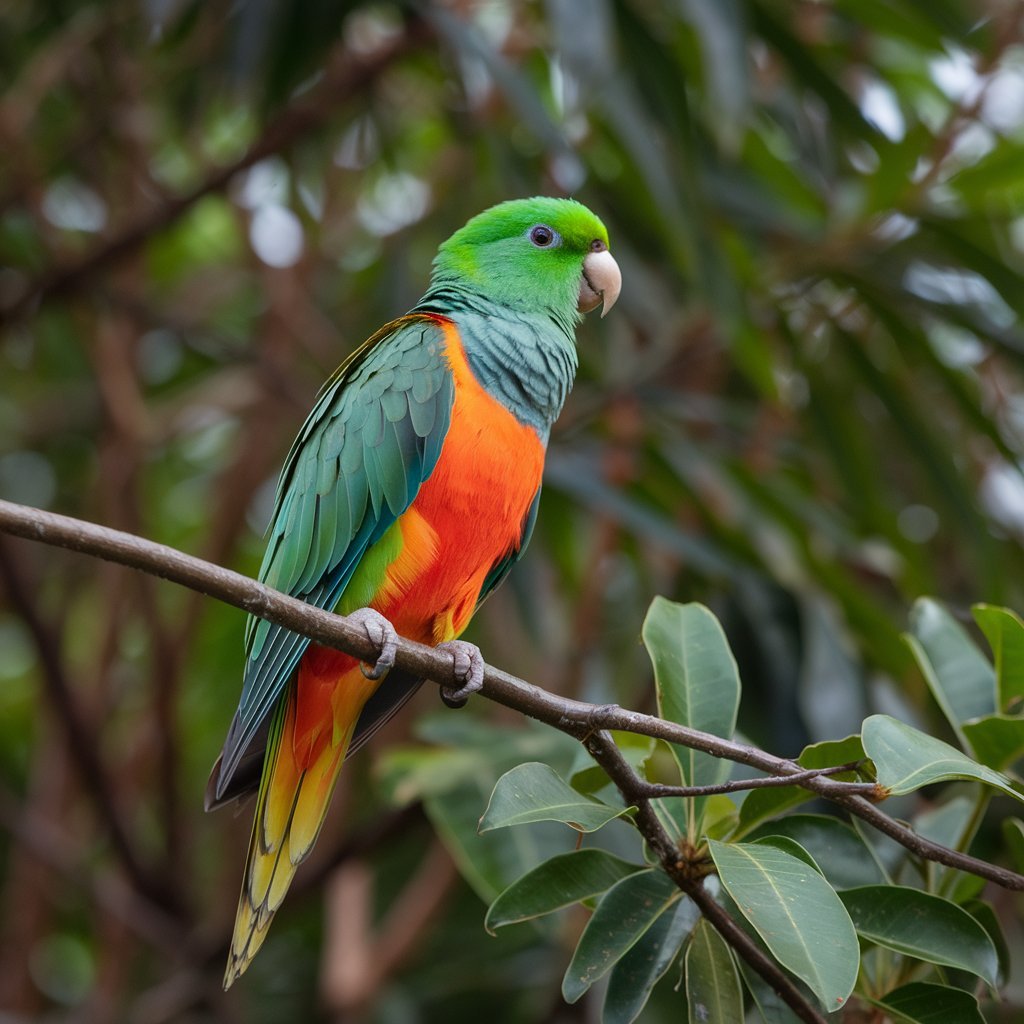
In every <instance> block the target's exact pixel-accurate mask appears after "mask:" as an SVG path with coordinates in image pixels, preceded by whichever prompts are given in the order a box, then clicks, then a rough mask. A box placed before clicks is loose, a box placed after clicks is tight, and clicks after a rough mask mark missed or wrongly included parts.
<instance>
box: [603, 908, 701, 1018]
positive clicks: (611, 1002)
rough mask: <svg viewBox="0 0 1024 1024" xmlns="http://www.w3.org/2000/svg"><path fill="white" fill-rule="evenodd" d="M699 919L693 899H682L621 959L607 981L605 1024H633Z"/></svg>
mask: <svg viewBox="0 0 1024 1024" xmlns="http://www.w3.org/2000/svg"><path fill="white" fill-rule="evenodd" d="M699 917H700V912H699V911H698V910H697V907H696V906H695V905H694V903H693V902H692V900H688V899H685V898H684V899H681V900H679V901H678V902H677V903H676V904H675V905H674V906H672V907H669V909H668V910H666V911H665V912H664V913H663V914H662V915H661V916H660V917H659V918H658V919H657V920H656V921H655V922H654V924H652V925H651V927H650V928H648V929H647V931H646V932H645V933H644V934H643V935H642V936H641V937H640V938H639V939H638V940H637V942H636V944H635V945H634V946H633V948H632V949H630V950H629V951H628V952H627V953H626V954H625V955H624V956H623V957H622V959H621V960H619V962H618V963H617V964H616V965H615V966H614V967H613V968H612V972H611V974H610V975H609V978H608V992H607V993H606V995H605V997H604V1012H603V1013H602V1017H601V1019H602V1022H603V1024H631V1022H632V1021H634V1020H636V1019H637V1018H638V1017H639V1016H640V1014H641V1013H642V1012H643V1009H644V1007H645V1006H646V1005H647V1000H648V999H649V998H650V995H651V989H653V988H654V986H655V985H656V984H657V982H658V981H659V979H660V978H661V977H662V976H663V975H664V974H665V972H666V971H667V970H668V969H669V967H670V966H671V964H672V961H673V960H674V959H675V958H676V956H677V954H678V953H679V950H680V947H681V946H682V944H683V941H684V940H685V939H686V936H687V935H689V934H690V932H691V931H692V930H693V926H694V925H695V924H696V922H697V920H698V919H699Z"/></svg>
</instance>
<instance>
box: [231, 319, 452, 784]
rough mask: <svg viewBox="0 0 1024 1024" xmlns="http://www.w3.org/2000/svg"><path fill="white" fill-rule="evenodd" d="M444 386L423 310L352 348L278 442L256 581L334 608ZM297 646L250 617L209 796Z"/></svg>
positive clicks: (445, 395) (446, 380)
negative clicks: (290, 434) (231, 714)
mask: <svg viewBox="0 0 1024 1024" xmlns="http://www.w3.org/2000/svg"><path fill="white" fill-rule="evenodd" d="M454 397H455V393H454V382H453V379H452V375H451V370H450V369H449V367H448V363H447V361H446V359H445V356H444V334H443V329H442V328H441V326H440V325H439V324H438V322H437V321H436V320H435V319H434V318H433V317H430V316H424V315H417V314H411V315H409V316H406V317H402V318H401V319H399V320H396V321H394V322H393V323H391V324H388V325H387V326H386V327H384V328H383V329H382V330H380V331H378V332H377V334H375V335H374V336H373V337H372V338H370V339H369V340H368V341H367V342H366V343H365V344H364V345H362V346H361V347H360V348H359V349H358V350H357V351H356V352H354V353H353V354H352V355H351V356H350V357H349V359H348V360H346V362H345V363H344V364H343V365H342V366H341V367H340V368H339V370H338V371H337V372H336V373H335V374H334V376H333V377H332V378H331V379H330V380H329V381H328V382H327V384H326V385H325V387H324V389H323V391H322V392H321V393H320V397H319V398H318V400H317V403H316V405H315V406H314V407H313V411H312V412H311V413H310V414H309V417H308V418H307V420H306V422H305V423H304V424H303V427H302V429H301V430H300V431H299V435H298V437H297V438H296V439H295V443H294V444H293V445H292V448H291V451H290V452H289V453H288V458H287V459H286V461H285V465H284V469H283V470H282V472H281V479H280V482H279V484H278V490H277V501H276V505H275V509H274V517H273V520H272V524H271V527H270V530H269V531H268V539H267V551H266V555H265V556H264V559H263V565H262V567H261V568H260V574H259V578H260V580H261V581H262V582H264V583H266V584H267V585H268V586H271V587H274V588H275V589H276V590H281V591H284V592H285V593H287V594H291V595H293V596H295V597H299V598H301V599H302V600H304V601H307V602H309V603H310V604H313V605H316V606H317V607H319V608H334V607H335V605H336V604H337V602H338V599H339V598H340V597H341V594H342V592H343V591H344V589H345V587H346V585H347V584H348V582H349V580H350V579H351V577H352V574H353V572H354V571H355V569H356V566H357V565H358V564H359V560H360V558H361V557H362V555H363V553H364V552H365V551H366V549H367V548H368V547H370V546H371V545H372V544H374V543H375V542H376V541H377V540H378V539H379V538H380V537H381V536H382V535H383V534H384V533H385V532H386V531H387V529H388V527H390V526H391V525H392V524H393V523H394V522H395V520H396V519H397V518H398V517H399V516H400V515H401V514H402V513H403V512H404V511H405V510H406V508H408V507H409V505H410V504H411V503H412V500H413V499H414V498H415V496H416V493H417V491H418V490H419V488H420V486H421V484H422V483H423V481H424V480H426V479H427V477H428V476H430V474H431V472H432V471H433V469H434V466H435V465H436V464H437V460H438V457H439V456H440V453H441V445H442V443H443V441H444V437H445V434H447V432H448V426H449V422H450V418H451V409H452V403H453V401H454ZM308 645H309V640H308V639H307V638H305V637H301V636H299V635H298V634H296V633H292V632H291V631H290V630H286V629H283V628H282V627H280V626H276V625H273V624H272V623H269V622H267V621H265V620H263V619H257V618H254V617H252V616H250V618H249V621H248V623H247V626H246V633H245V649H246V655H247V656H246V664H245V677H244V681H243V685H242V697H241V701H240V703H239V706H238V711H237V712H236V714H235V718H234V721H233V722H232V723H231V728H230V730H229V731H228V736H227V740H226V741H225V743H224V751H223V753H222V754H221V761H220V771H219V775H218V777H217V779H216V785H215V788H214V795H215V799H216V800H220V799H221V797H222V796H223V794H224V791H225V790H226V788H227V786H228V784H229V783H230V781H231V777H232V775H233V774H234V772H235V770H236V768H237V767H238V764H239V761H240V760H241V758H242V756H243V755H244V754H245V752H246V750H247V749H248V747H249V746H250V744H251V743H252V741H253V739H254V738H255V737H256V736H257V734H258V733H259V732H260V728H261V726H262V725H263V723H264V721H265V720H266V718H267V716H268V714H269V713H270V711H271V710H272V708H273V707H274V706H275V705H276V703H277V700H278V698H279V697H280V695H281V693H282V692H283V691H284V688H285V686H286V684H287V682H288V680H289V678H290V677H291V675H292V673H293V672H294V670H295V667H296V665H297V664H298V662H299V659H300V658H301V657H302V654H303V652H304V651H305V650H306V648H307V647H308ZM211 781H212V780H211Z"/></svg>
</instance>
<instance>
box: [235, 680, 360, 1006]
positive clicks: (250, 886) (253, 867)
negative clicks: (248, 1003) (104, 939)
mask: <svg viewBox="0 0 1024 1024" xmlns="http://www.w3.org/2000/svg"><path fill="white" fill-rule="evenodd" d="M342 685H344V682H342ZM298 689H299V687H298V685H297V683H296V682H293V683H292V684H291V685H290V686H289V689H288V693H287V694H286V695H285V696H284V697H283V698H282V700H281V702H280V704H279V705H278V708H277V710H276V711H275V712H274V718H273V720H272V722H271V726H270V734H269V736H268V737H267V752H266V756H265V758H264V761H263V776H262V778H261V780H260V788H259V792H258V795H257V798H256V814H255V818H254V820H253V826H252V834H251V836H250V838H249V853H248V856H247V858H246V864H245V875H244V876H243V880H242V892H241V895H240V897H239V900H238V912H237V914H236V917H235V929H234V935H233V936H232V939H231V949H230V951H229V953H228V964H227V970H226V971H225V973H224V988H225V989H227V988H230V987H231V985H232V983H233V982H234V981H236V980H237V979H238V978H239V977H241V975H242V974H243V973H244V972H245V970H246V968H247V967H248V966H249V964H250V963H251V962H252V959H253V957H255V956H256V953H257V952H258V951H259V948H260V946H262V945H263V940H264V939H265V938H266V935H267V931H268V929H269V928H270V922H271V921H272V920H273V918H274V914H275V913H276V912H277V909H278V907H280V906H281V903H282V901H283V900H284V897H285V893H286V892H287V891H288V887H289V886H290V885H291V882H292V879H293V878H294V877H295V870H296V868H297V867H298V866H299V864H301V863H302V861H304V860H305V859H306V857H307V856H308V855H309V853H310V851H311V850H312V848H313V844H314V843H315V842H316V839H317V836H318V835H319V834H320V829H321V826H322V825H323V823H324V818H325V817H326V815H327V808H328V805H329V804H330V801H331V795H332V793H333V792H334V786H335V783H336V782H337V780H338V774H339V772H340V770H341V765H342V762H343V761H344V759H345V752H346V751H347V749H348V745H349V740H350V739H351V736H352V730H353V728H354V726H355V720H356V719H357V718H358V717H359V709H361V703H360V707H359V708H358V709H356V708H351V705H350V707H349V709H347V710H349V711H350V714H349V715H346V716H345V717H351V721H350V722H348V723H347V725H342V727H341V729H338V728H335V727H334V723H329V722H328V723H325V728H324V731H323V733H322V734H321V736H320V737H319V740H318V742H317V743H316V747H315V752H314V753H312V755H311V756H310V757H309V759H308V762H307V764H306V766H305V767H304V768H303V767H300V766H299V765H298V764H297V763H296V759H295V750H294V746H293V742H292V740H293V737H294V730H295V719H296V701H297V693H298ZM367 696H368V694H367ZM364 699H365V698H364ZM352 710H354V712H355V713H354V714H351V711H352ZM339 724H341V723H339Z"/></svg>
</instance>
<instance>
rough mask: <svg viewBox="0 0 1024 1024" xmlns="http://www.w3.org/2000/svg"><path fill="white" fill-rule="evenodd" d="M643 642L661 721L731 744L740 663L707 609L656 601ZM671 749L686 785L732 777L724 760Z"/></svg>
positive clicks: (653, 603)
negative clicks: (737, 665) (654, 684)
mask: <svg viewBox="0 0 1024 1024" xmlns="http://www.w3.org/2000/svg"><path fill="white" fill-rule="evenodd" d="M642 636H643V640H644V644H645V645H646V647H647V652H648V654H649V655H650V657H651V662H652V663H653V665H654V677H655V683H656V685H657V690H658V712H659V714H660V715H661V717H662V718H665V719H668V721H670V722H677V723H678V724H680V725H686V726H689V727H690V728H692V729H700V730H701V731H703V732H710V733H712V734H714V735H715V736H722V737H724V738H726V739H729V738H731V737H732V734H733V730H734V729H735V728H736V712H737V709H738V707H739V699H740V681H739V674H738V672H737V670H736V660H735V659H734V658H733V656H732V652H731V651H730V650H729V644H728V642H727V641H726V639H725V633H724V632H723V631H722V627H721V625H719V623H718V620H717V619H716V618H715V617H714V615H712V614H711V612H710V611H708V609H707V608H705V607H703V606H702V605H698V604H686V605H683V604H676V603H674V602H672V601H666V600H665V599H664V598H661V597H657V598H655V599H654V601H653V602H652V603H651V607H650V609H649V610H648V612H647V617H646V618H645V619H644V625H643V631H642ZM670 746H671V749H672V751H673V753H674V754H675V757H676V760H677V761H678V763H679V769H680V771H681V773H682V778H683V784H684V785H688V786H707V785H713V784H715V783H718V782H723V781H724V780H725V779H726V778H727V777H728V774H729V765H728V762H726V761H724V760H722V759H721V758H717V757H711V755H709V754H704V753H702V752H700V751H696V750H691V749H690V748H688V747H682V746H679V745H677V744H670Z"/></svg>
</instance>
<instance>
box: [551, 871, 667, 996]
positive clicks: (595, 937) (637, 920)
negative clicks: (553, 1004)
mask: <svg viewBox="0 0 1024 1024" xmlns="http://www.w3.org/2000/svg"><path fill="white" fill-rule="evenodd" d="M681 897H682V893H681V892H680V891H679V887H678V886H677V885H676V884H675V882H673V881H672V879H671V878H669V877H668V875H666V874H665V872H664V871H661V870H659V869H657V868H652V869H650V870H648V871H639V872H637V873H636V874H635V875H630V876H629V877H628V878H624V879H622V881H621V882H618V883H617V884H616V885H613V886H612V888H611V889H609V890H608V892H607V893H606V894H605V896H604V899H602V900H601V902H600V903H599V904H598V905H597V909H596V910H595V911H594V913H593V915H592V916H591V918H590V920H589V921H588V922H587V927H586V928H584V929H583V934H582V935H581V936H580V941H579V944H578V945H577V946H576V952H575V953H573V957H572V961H571V962H570V964H569V966H568V968H567V969H566V972H565V977H564V978H563V979H562V995H563V996H564V997H565V1001H566V1002H567V1003H575V1002H576V1000H577V999H579V998H580V996H582V995H583V993H584V992H586V991H587V989H588V988H590V986H591V985H593V984H594V982H595V981H597V980H598V979H599V978H601V977H603V976H604V975H605V974H606V973H607V972H608V971H609V970H611V968H612V967H613V966H614V965H615V963H616V962H617V961H618V960H619V959H621V957H622V956H623V955H624V954H625V953H627V952H628V951H629V950H630V949H632V948H633V946H634V945H635V944H636V942H637V941H639V939H640V937H641V936H642V935H643V934H644V933H645V932H646V931H647V929H648V928H650V927H651V925H653V924H654V922H655V921H656V920H657V919H658V917H659V916H660V915H661V914H662V912H663V911H665V910H667V909H668V908H669V907H670V906H671V905H672V904H673V903H675V902H676V901H677V900H678V899H680V898H681Z"/></svg>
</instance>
